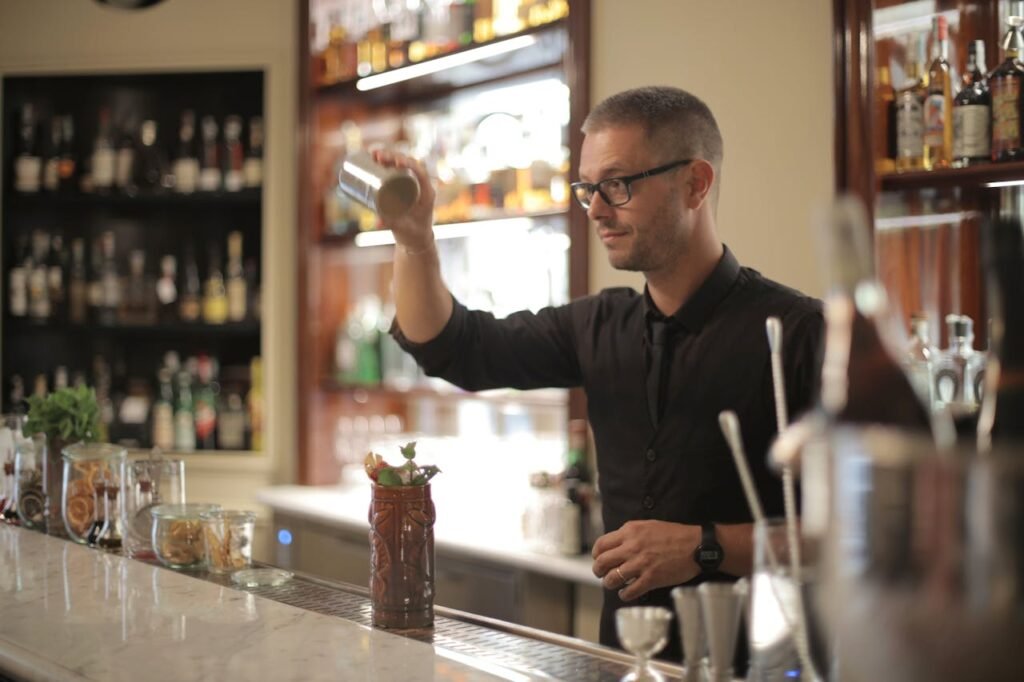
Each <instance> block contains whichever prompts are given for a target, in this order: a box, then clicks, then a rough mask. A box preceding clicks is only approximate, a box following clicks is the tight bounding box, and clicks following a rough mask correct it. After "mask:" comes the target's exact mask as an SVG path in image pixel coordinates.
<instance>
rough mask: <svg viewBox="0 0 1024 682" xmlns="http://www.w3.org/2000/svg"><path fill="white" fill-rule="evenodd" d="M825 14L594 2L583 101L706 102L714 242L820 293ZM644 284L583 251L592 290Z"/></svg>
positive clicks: (796, 7) (719, 4)
mask: <svg viewBox="0 0 1024 682" xmlns="http://www.w3.org/2000/svg"><path fill="white" fill-rule="evenodd" d="M831 5H832V3H831V2H826V0H771V2H761V1H758V0H629V1H628V2H626V1H625V0H593V20H592V36H591V60H592V61H591V64H592V71H591V99H592V100H593V102H594V103H596V102H598V101H600V100H601V99H604V98H605V97H607V96H609V95H612V94H614V93H616V92H618V91H620V90H625V89H628V88H632V87H636V86H640V85H674V86H676V87H680V88H683V89H685V90H689V91H691V92H693V93H694V94H695V95H697V96H698V97H700V98H701V99H703V100H704V101H705V102H707V104H708V106H710V107H711V110H712V111H713V112H714V114H715V117H716V118H717V119H718V124H719V127H720V128H721V129H722V135H723V137H724V139H725V164H724V169H723V174H722V175H723V184H722V190H721V191H722V194H721V198H720V204H719V215H718V218H719V221H718V223H719V233H720V235H721V237H722V239H723V241H725V242H726V243H727V244H728V245H729V247H730V248H731V249H732V250H733V251H734V252H735V253H736V255H737V257H738V258H739V260H740V262H741V263H743V264H744V265H748V266H751V267H754V268H756V269H758V270H760V271H761V272H762V273H764V274H765V275H766V276H768V277H771V278H773V279H777V280H779V281H782V282H783V283H785V284H788V285H790V286H794V287H796V288H798V289H802V290H803V291H805V292H807V293H809V294H813V295H820V294H821V293H822V291H823V285H822V281H823V280H822V277H821V275H820V273H819V268H818V266H817V264H816V262H815V253H816V246H815V241H814V239H813V235H812V233H811V223H810V216H811V214H812V211H813V208H814V207H815V206H816V205H817V204H818V203H819V202H821V201H824V200H827V199H829V198H830V197H831V196H832V195H833V186H834V180H833V179H834V168H833V163H834V162H833V154H832V134H833V120H834V116H833V108H834V107H833V101H832V98H833V90H832V87H833V86H832V81H833V79H832V52H831V41H832V7H831ZM622 284H627V285H630V286H636V287H640V286H642V278H641V277H640V276H639V275H634V274H631V273H621V272H617V271H615V270H613V269H612V268H611V267H610V266H609V265H608V260H607V258H606V256H605V251H604V247H603V246H601V243H600V242H599V241H598V240H596V239H592V240H591V248H590V289H591V290H592V291H597V290H599V289H601V288H604V287H607V286H618V285H622Z"/></svg>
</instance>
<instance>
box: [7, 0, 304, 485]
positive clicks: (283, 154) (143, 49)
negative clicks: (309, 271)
mask: <svg viewBox="0 0 1024 682" xmlns="http://www.w3.org/2000/svg"><path fill="white" fill-rule="evenodd" d="M297 7H298V5H297V0H168V1H167V2H166V3H164V4H162V5H157V6H156V7H153V8H149V9H146V10H140V11H125V10H117V9H112V8H110V7H106V6H101V5H99V4H97V3H95V2H93V1H92V0H2V1H0V76H2V75H4V74H26V73H54V72H60V73H68V72H71V73H74V72H81V73H97V72H104V71H145V70H190V69H194V70H211V69H232V68H263V69H265V70H266V80H265V93H264V113H265V119H266V123H267V140H266V151H265V154H266V156H265V164H264V165H265V177H264V182H265V185H264V194H263V199H264V203H263V209H264V210H263V238H264V243H265V244H271V243H272V244H273V248H264V249H263V312H264V324H263V341H262V345H263V351H262V352H263V356H264V358H265V359H266V360H265V374H266V377H265V381H266V385H267V390H266V401H267V405H266V412H267V414H268V423H267V434H266V437H267V450H266V454H265V455H264V456H262V457H250V458H245V459H239V458H237V457H234V458H232V457H229V456H216V455H195V456H194V457H193V458H192V460H193V461H190V463H189V465H188V466H189V467H190V468H192V469H193V471H195V472H196V473H197V474H198V473H200V472H201V473H202V476H190V484H189V496H190V497H191V498H192V499H194V500H201V499H204V498H206V499H209V498H212V497H213V496H214V495H218V496H219V497H220V498H221V499H224V500H225V501H226V503H231V502H232V501H233V500H234V501H235V503H245V504H247V503H249V502H250V501H251V500H252V498H251V492H252V490H254V489H255V488H256V487H258V486H261V485H266V484H267V483H268V482H269V481H270V480H271V479H276V480H289V479H290V478H291V477H292V474H291V470H292V468H293V466H294V460H295V456H294V453H295V444H294V443H295V423H296V422H295V407H294V406H295V371H294V364H295V331H296V320H295V314H294V311H295V237H294V235H295V234H296V230H295V217H296V203H295V202H296V177H297V173H296V158H295V152H296V144H295V142H296V130H297V120H296V112H297V102H298V89H297V78H296V76H297V73H298V71H297V63H296V59H297V54H298V53H297V41H298V37H299V31H298V27H297V18H298V15H297ZM193 462H194V465H193Z"/></svg>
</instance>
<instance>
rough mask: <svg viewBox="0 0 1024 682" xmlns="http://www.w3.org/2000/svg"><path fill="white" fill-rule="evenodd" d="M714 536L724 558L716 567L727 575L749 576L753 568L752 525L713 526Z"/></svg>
mask: <svg viewBox="0 0 1024 682" xmlns="http://www.w3.org/2000/svg"><path fill="white" fill-rule="evenodd" d="M715 536H716V537H717V538H718V543H719V544H720V545H722V551H723V553H724V554H725V556H724V557H723V558H722V565H721V566H719V567H718V570H720V571H721V572H722V573H728V574H729V575H735V576H745V575H750V574H751V572H752V571H753V566H754V524H752V523H733V524H723V523H719V524H715Z"/></svg>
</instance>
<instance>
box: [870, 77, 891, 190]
mask: <svg viewBox="0 0 1024 682" xmlns="http://www.w3.org/2000/svg"><path fill="white" fill-rule="evenodd" d="M877 73H878V83H877V84H876V86H875V111H874V119H873V121H872V123H873V125H874V133H873V135H874V138H875V172H876V173H878V174H883V173H891V172H893V171H894V170H896V91H895V90H894V89H893V87H892V78H891V77H890V71H889V67H888V66H880V67H878V72H877Z"/></svg>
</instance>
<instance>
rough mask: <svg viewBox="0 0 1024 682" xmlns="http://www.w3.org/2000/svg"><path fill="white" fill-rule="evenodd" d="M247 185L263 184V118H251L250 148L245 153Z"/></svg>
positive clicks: (256, 185)
mask: <svg viewBox="0 0 1024 682" xmlns="http://www.w3.org/2000/svg"><path fill="white" fill-rule="evenodd" d="M244 175H245V186H246V187H249V188H253V187H260V186H261V185H262V184H263V118H262V117H260V116H253V117H252V118H250V119H249V148H248V149H247V150H246V153H245V166H244Z"/></svg>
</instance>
